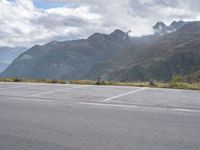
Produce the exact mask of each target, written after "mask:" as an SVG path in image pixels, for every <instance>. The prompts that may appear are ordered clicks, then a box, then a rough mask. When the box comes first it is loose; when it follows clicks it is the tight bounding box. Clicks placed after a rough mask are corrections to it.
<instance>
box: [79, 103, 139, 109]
mask: <svg viewBox="0 0 200 150" xmlns="http://www.w3.org/2000/svg"><path fill="white" fill-rule="evenodd" d="M78 104H80V105H93V106H109V107H125V108H138V107H139V106H133V105H121V104H106V103H89V102H78Z"/></svg>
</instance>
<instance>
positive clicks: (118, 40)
mask: <svg viewBox="0 0 200 150" xmlns="http://www.w3.org/2000/svg"><path fill="white" fill-rule="evenodd" d="M128 38H129V37H128V36H127V34H126V33H125V32H123V31H120V30H116V31H114V32H113V33H111V34H110V35H106V34H100V33H95V34H93V35H91V36H90V37H89V38H88V39H86V40H84V39H83V40H75V41H67V42H56V41H53V42H50V43H47V44H45V45H43V46H39V45H36V46H34V47H32V48H31V49H29V50H28V51H27V52H25V53H23V54H22V55H20V56H19V57H18V58H17V59H16V60H15V61H14V62H13V63H12V64H11V65H10V66H9V67H8V69H7V70H5V71H4V72H3V73H2V75H1V76H3V77H24V78H48V79H82V78H83V77H84V75H85V73H86V72H87V71H88V70H89V69H91V67H92V66H94V65H95V64H97V63H102V62H105V61H107V60H108V59H109V58H110V57H111V56H112V55H113V53H117V52H118V51H119V50H120V49H123V48H125V47H129V40H128Z"/></svg>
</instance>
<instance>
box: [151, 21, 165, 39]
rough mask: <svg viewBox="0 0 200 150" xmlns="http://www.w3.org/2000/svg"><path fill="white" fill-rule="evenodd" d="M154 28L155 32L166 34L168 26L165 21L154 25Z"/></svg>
mask: <svg viewBox="0 0 200 150" xmlns="http://www.w3.org/2000/svg"><path fill="white" fill-rule="evenodd" d="M153 29H154V33H155V34H159V35H161V36H162V35H164V34H166V33H167V30H168V27H167V25H166V24H165V23H163V22H157V23H156V24H155V25H154V26H153Z"/></svg>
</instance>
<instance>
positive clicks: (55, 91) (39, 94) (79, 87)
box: [29, 85, 91, 97]
mask: <svg viewBox="0 0 200 150" xmlns="http://www.w3.org/2000/svg"><path fill="white" fill-rule="evenodd" d="M89 86H91V85H81V86H76V87H72V88H67V89H61V90H54V91H48V92H42V93H37V94H32V95H29V96H30V97H35V96H42V95H47V94H53V93H58V92H63V91H69V90H72V89H81V88H85V87H89Z"/></svg>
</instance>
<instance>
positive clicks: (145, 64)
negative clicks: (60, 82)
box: [0, 21, 200, 81]
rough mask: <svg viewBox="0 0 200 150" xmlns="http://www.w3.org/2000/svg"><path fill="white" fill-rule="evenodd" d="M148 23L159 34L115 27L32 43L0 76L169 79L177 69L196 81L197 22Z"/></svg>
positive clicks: (199, 26) (199, 58)
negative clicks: (84, 35) (140, 33)
mask: <svg viewBox="0 0 200 150" xmlns="http://www.w3.org/2000/svg"><path fill="white" fill-rule="evenodd" d="M160 26H163V28H162V29H161V28H160ZM153 28H154V29H155V30H156V29H159V31H160V32H162V34H160V33H157V32H156V33H155V34H154V35H147V36H142V37H130V36H129V35H128V32H124V31H122V30H118V29H117V30H115V31H113V32H112V33H110V34H102V33H94V34H92V35H91V36H89V37H88V38H87V39H80V40H72V41H64V42H58V41H52V42H49V43H47V44H45V45H41V46H40V45H36V46H34V47H32V48H31V49H29V50H28V51H26V52H25V53H23V54H21V55H20V56H19V57H18V58H16V59H15V61H14V62H13V63H12V64H11V65H10V66H9V67H8V68H7V69H6V70H5V71H4V72H3V73H2V74H1V75H0V76H1V77H21V78H36V79H38V78H39V79H41V78H47V79H68V80H70V79H96V78H97V77H98V76H102V78H103V79H105V80H117V81H138V80H140V81H144V80H150V79H156V80H161V81H169V80H170V78H171V76H173V75H174V74H181V75H182V76H183V77H184V79H185V80H187V81H189V80H190V81H199V80H200V76H199V75H198V72H199V68H200V64H199V62H200V55H199V51H200V48H199V47H200V44H198V43H200V40H199V37H200V22H198V21H194V22H184V21H178V22H176V21H174V22H172V23H171V24H170V25H169V26H167V25H165V24H164V23H162V22H158V23H157V24H156V25H155V26H153ZM169 30H170V31H169ZM17 70H18V71H17Z"/></svg>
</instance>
